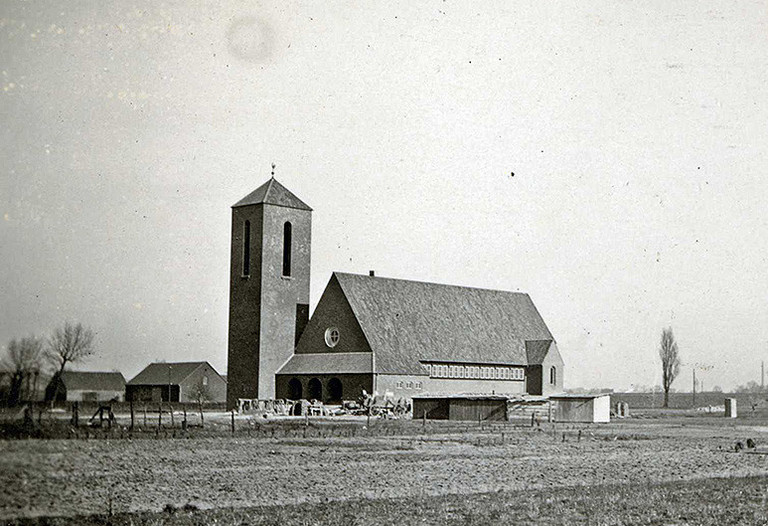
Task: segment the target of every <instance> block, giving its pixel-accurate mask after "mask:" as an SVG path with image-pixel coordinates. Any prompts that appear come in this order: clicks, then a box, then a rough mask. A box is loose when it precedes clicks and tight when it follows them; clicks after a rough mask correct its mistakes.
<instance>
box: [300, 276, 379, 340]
mask: <svg viewBox="0 0 768 526" xmlns="http://www.w3.org/2000/svg"><path fill="white" fill-rule="evenodd" d="M326 340H327V341H326ZM350 352H371V347H370V345H369V344H368V340H367V339H366V338H365V334H364V333H363V330H362V329H361V328H360V324H359V323H358V321H357V318H356V317H355V314H354V312H353V311H352V308H351V307H350V305H349V301H348V300H347V297H346V296H345V295H344V291H343V290H342V289H341V286H340V285H339V281H338V279H337V278H336V276H335V275H333V276H331V280H330V281H329V282H328V286H327V287H326V288H325V291H324V292H323V295H322V297H321V298H320V301H319V302H318V304H317V308H316V309H315V312H314V313H313V314H312V318H311V319H310V320H309V323H308V324H307V327H306V329H304V332H303V333H302V335H301V338H300V339H299V343H298V345H297V347H296V354H303V353H350Z"/></svg>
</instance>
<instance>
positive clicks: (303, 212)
mask: <svg viewBox="0 0 768 526" xmlns="http://www.w3.org/2000/svg"><path fill="white" fill-rule="evenodd" d="M311 230H312V209H311V208H310V207H309V206H307V205H306V204H305V203H304V202H302V201H301V200H300V199H299V198H298V197H296V196H295V195H293V194H292V193H291V192H289V191H288V190H287V189H286V188H285V187H284V186H283V185H281V184H280V183H278V182H277V181H276V180H275V178H274V177H272V178H271V179H270V180H269V181H267V182H266V183H264V184H263V185H262V186H260V187H259V188H257V189H256V190H254V191H253V192H251V193H250V194H248V195H247V196H246V197H244V198H243V199H241V200H240V201H238V202H237V203H236V204H235V205H234V206H233V207H232V252H231V256H230V257H231V262H230V281H229V349H228V354H227V408H230V409H231V408H235V407H236V406H237V399H238V398H261V399H264V398H274V397H275V372H277V370H278V368H279V367H280V366H281V365H283V363H285V361H286V360H288V358H290V357H291V355H292V354H293V351H294V348H295V346H296V343H297V342H298V337H299V336H300V335H301V332H302V331H303V330H304V327H305V326H306V324H307V321H308V318H309V264H310V241H311Z"/></svg>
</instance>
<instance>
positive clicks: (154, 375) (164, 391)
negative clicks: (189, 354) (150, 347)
mask: <svg viewBox="0 0 768 526" xmlns="http://www.w3.org/2000/svg"><path fill="white" fill-rule="evenodd" d="M226 390H227V382H226V381H225V380H224V379H223V378H222V377H221V375H220V374H219V373H217V372H216V370H215V369H214V368H213V367H211V365H210V364H209V363H208V362H174V363H166V362H156V363H151V364H149V365H148V366H146V367H145V368H144V370H142V371H141V372H140V373H139V374H137V375H136V376H135V377H134V378H133V379H132V380H131V381H130V382H128V384H127V385H126V397H127V399H128V400H129V401H134V402H196V401H198V400H202V401H206V402H223V401H224V400H225V398H226Z"/></svg>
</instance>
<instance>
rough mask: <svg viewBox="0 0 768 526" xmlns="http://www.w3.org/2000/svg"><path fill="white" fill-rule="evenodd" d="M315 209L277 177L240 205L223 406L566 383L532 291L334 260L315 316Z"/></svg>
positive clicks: (550, 389)
mask: <svg viewBox="0 0 768 526" xmlns="http://www.w3.org/2000/svg"><path fill="white" fill-rule="evenodd" d="M311 218H312V209H311V208H310V207H309V206H307V205H306V204H305V203H304V202H303V201H301V200H300V199H299V198H298V197H296V196H295V195H293V194H292V193H291V192H290V191H288V190H287V189H286V188H285V187H284V186H282V185H281V184H280V183H278V182H277V181H276V180H275V179H274V177H273V178H272V179H270V180H269V181H267V182H266V183H265V184H264V185H262V186H260V187H259V188H257V189H256V190H255V191H254V192H252V193H251V194H249V195H248V196H246V197H245V198H243V199H242V200H240V201H239V202H237V203H236V204H235V205H234V206H233V207H232V244H231V259H230V261H231V263H230V316H229V349H228V365H227V367H228V379H229V382H228V384H227V407H236V406H237V401H238V399H239V398H249V399H254V398H260V399H269V398H290V399H299V398H308V399H318V400H322V401H325V402H338V401H341V400H349V399H356V398H357V397H359V396H360V395H361V393H362V391H363V390H366V391H368V392H369V393H372V392H379V393H382V394H383V393H387V392H389V393H392V394H393V396H395V397H404V398H412V397H413V396H414V395H419V394H424V393H429V394H458V393H476V394H477V393H479V394H494V393H507V394H531V395H549V394H552V393H558V392H562V386H563V360H562V358H561V356H560V353H559V351H558V348H557V344H556V342H555V338H554V337H553V336H552V334H551V333H550V331H549V329H548V328H547V326H546V324H545V323H544V320H543V319H542V317H541V315H540V314H539V312H538V310H537V309H536V307H535V306H534V304H533V301H532V300H531V298H530V297H529V296H528V295H527V294H523V293H516V292H506V291H498V290H485V289H476V288H470V287H458V286H452V285H442V284H436V283H424V282H417V281H409V280H401V279H389V278H382V277H377V276H375V275H374V273H373V272H371V273H370V275H367V276H366V275H355V274H346V273H340V272H335V273H333V275H332V276H331V278H330V281H329V282H328V285H327V286H326V289H325V291H324V293H323V295H322V297H321V299H320V301H319V303H318V305H317V308H316V309H315V312H314V314H313V316H312V318H311V319H309V284H310V246H311ZM131 383H133V381H131Z"/></svg>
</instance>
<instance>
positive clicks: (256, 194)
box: [232, 176, 312, 212]
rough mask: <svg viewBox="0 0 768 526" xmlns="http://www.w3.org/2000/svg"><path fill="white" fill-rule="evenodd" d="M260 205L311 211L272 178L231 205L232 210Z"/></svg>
mask: <svg viewBox="0 0 768 526" xmlns="http://www.w3.org/2000/svg"><path fill="white" fill-rule="evenodd" d="M261 204H268V205H276V206H285V207H287V208H298V209H299V210H309V211H310V212H311V211H312V209H311V208H310V207H309V206H307V204H306V203H305V202H304V201H302V200H301V199H299V198H298V197H296V196H295V195H293V194H292V193H291V191H290V190H288V189H287V188H286V187H284V186H283V185H281V184H280V183H278V182H277V179H275V178H274V176H273V177H272V178H271V179H270V180H269V181H267V182H266V183H264V184H263V185H261V186H260V187H258V188H257V189H256V190H254V191H253V192H251V193H250V194H248V195H246V196H245V197H243V198H242V199H240V200H239V201H238V202H237V203H235V204H234V205H232V208H237V207H238V206H249V205H261Z"/></svg>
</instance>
